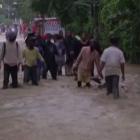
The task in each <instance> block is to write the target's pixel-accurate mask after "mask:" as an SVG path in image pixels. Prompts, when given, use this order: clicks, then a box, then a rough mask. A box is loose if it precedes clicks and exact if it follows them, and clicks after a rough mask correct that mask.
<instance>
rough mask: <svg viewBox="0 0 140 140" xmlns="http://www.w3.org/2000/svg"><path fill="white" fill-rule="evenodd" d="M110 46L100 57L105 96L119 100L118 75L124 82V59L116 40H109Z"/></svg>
mask: <svg viewBox="0 0 140 140" xmlns="http://www.w3.org/2000/svg"><path fill="white" fill-rule="evenodd" d="M110 42H111V46H110V47H109V48H107V49H105V51H104V52H103V55H102V57H101V71H102V70H103V68H104V67H105V80H106V86H107V95H110V94H111V93H113V95H114V99H117V98H119V75H120V70H121V72H122V79H123V80H125V72H124V69H125V58H124V55H123V52H122V51H121V50H120V49H119V48H118V44H119V43H118V38H111V39H110Z"/></svg>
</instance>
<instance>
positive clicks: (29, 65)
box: [23, 37, 44, 85]
mask: <svg viewBox="0 0 140 140" xmlns="http://www.w3.org/2000/svg"><path fill="white" fill-rule="evenodd" d="M26 44H27V48H26V49H25V50H24V51H23V58H24V60H25V65H24V82H25V83H28V82H29V80H31V81H32V84H33V85H38V74H37V69H38V68H37V65H38V61H39V60H40V61H42V62H44V59H43V57H42V56H41V54H40V53H39V51H38V50H37V49H35V48H34V38H32V37H30V38H29V39H28V41H27V42H26Z"/></svg>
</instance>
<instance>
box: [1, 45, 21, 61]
mask: <svg viewBox="0 0 140 140" xmlns="http://www.w3.org/2000/svg"><path fill="white" fill-rule="evenodd" d="M16 47H17V58H18V57H19V55H18V54H19V44H18V42H16ZM5 55H6V43H5V42H4V43H3V47H2V55H1V58H2V59H1V60H4V57H5Z"/></svg>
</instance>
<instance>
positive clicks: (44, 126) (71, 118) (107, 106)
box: [0, 65, 140, 140]
mask: <svg viewBox="0 0 140 140" xmlns="http://www.w3.org/2000/svg"><path fill="white" fill-rule="evenodd" d="M126 71H127V76H126V83H125V85H126V87H125V88H126V89H122V88H120V92H121V98H120V99H119V100H113V97H112V96H109V97H107V96H106V95H105V93H106V92H105V89H99V88H98V85H96V83H94V82H93V83H92V85H93V86H92V88H91V89H88V88H82V89H78V88H77V87H76V83H75V82H74V81H73V78H71V77H59V79H58V81H52V80H50V79H49V80H46V81H41V83H40V85H39V87H34V86H29V85H28V86H27V85H24V86H22V87H21V88H19V89H8V90H1V89H0V140H139V139H140V80H139V79H140V66H136V65H129V66H127V69H126ZM1 76H2V74H1ZM21 77H22V74H20V78H21ZM0 81H1V82H0V86H2V77H1V78H0Z"/></svg>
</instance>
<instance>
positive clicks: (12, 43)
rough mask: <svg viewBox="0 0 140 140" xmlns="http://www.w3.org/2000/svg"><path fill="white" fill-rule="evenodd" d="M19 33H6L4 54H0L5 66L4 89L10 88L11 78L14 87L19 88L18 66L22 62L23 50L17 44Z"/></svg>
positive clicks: (0, 59)
mask: <svg viewBox="0 0 140 140" xmlns="http://www.w3.org/2000/svg"><path fill="white" fill-rule="evenodd" d="M16 37H17V33H16V32H13V31H11V30H10V31H8V32H7V33H6V42H5V43H3V46H2V53H1V54H0V68H1V62H3V64H4V81H3V89H7V88H8V84H9V77H10V75H11V77H12V84H11V85H12V87H13V88H17V87H18V65H19V64H20V63H21V62H22V55H21V50H20V47H19V45H18V43H17V42H16Z"/></svg>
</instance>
